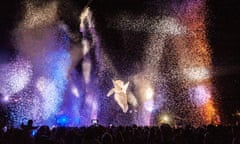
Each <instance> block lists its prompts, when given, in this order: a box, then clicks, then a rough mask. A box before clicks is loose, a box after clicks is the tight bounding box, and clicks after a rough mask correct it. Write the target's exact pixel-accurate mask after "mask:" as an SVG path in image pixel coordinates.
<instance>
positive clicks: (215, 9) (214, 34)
mask: <svg viewBox="0 0 240 144" xmlns="http://www.w3.org/2000/svg"><path fill="white" fill-rule="evenodd" d="M209 6H210V10H211V15H210V18H211V21H212V23H211V25H210V27H209V40H210V45H211V48H212V51H213V64H214V66H215V69H216V71H217V73H219V74H218V75H217V76H216V77H215V85H216V88H217V91H218V93H219V97H218V100H219V101H220V107H221V108H220V112H223V113H225V116H226V117H225V118H229V117H230V116H231V113H233V112H235V111H236V110H237V109H238V110H240V57H239V54H240V52H239V48H240V45H239V42H240V37H239V33H240V27H239V26H240V15H239V14H240V7H239V5H238V4H237V1H236V0H235V1H234V0H229V1H217V0H210V1H209Z"/></svg>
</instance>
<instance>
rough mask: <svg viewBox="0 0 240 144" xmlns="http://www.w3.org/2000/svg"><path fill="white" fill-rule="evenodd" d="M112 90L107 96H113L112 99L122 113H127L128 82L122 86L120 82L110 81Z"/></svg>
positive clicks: (122, 83)
mask: <svg viewBox="0 0 240 144" xmlns="http://www.w3.org/2000/svg"><path fill="white" fill-rule="evenodd" d="M112 82H113V85H114V88H112V89H111V90H110V91H109V92H108V93H107V96H108V97H109V96H111V95H112V94H114V99H115V101H116V102H117V103H118V105H119V106H120V107H121V108H122V110H123V112H124V113H126V112H127V111H128V100H127V99H128V97H127V88H128V85H129V82H127V83H126V84H124V82H123V81H121V80H115V81H114V80H112Z"/></svg>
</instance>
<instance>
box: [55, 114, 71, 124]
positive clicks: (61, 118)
mask: <svg viewBox="0 0 240 144" xmlns="http://www.w3.org/2000/svg"><path fill="white" fill-rule="evenodd" d="M69 122H70V119H69V117H68V116H66V115H61V116H59V117H58V118H57V125H59V126H66V125H68V124H69Z"/></svg>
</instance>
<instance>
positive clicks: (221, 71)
mask: <svg viewBox="0 0 240 144" xmlns="http://www.w3.org/2000/svg"><path fill="white" fill-rule="evenodd" d="M75 1H76V0H75ZM129 1H131V0H128V2H129ZM133 1H134V2H135V1H136V0H133ZM19 2H20V0H4V1H1V5H0V57H3V56H4V55H5V54H6V53H10V54H11V53H13V50H11V48H13V46H12V45H11V43H9V39H10V37H9V31H10V30H12V28H13V27H14V25H15V22H16V21H17V20H19V19H21V9H20V8H21V7H19ZM237 2H238V1H237V0H222V1H220V0H208V1H207V3H208V8H209V10H210V12H209V17H208V18H209V21H210V23H209V24H208V39H209V43H210V46H211V48H212V52H213V53H212V55H213V58H212V60H213V66H214V67H215V73H216V75H215V77H214V85H215V86H216V88H217V91H218V97H217V99H218V101H219V105H220V107H221V109H220V112H223V113H225V116H226V117H228V116H230V115H229V114H227V113H229V112H230V113H231V112H234V111H236V110H237V109H239V110H240V57H239V54H240V52H239V50H238V49H239V48H240V46H239V45H240V44H239V42H240V36H239V34H240V6H239V5H238V4H237ZM121 3H122V4H123V5H124V0H122V1H121ZM125 6H126V7H127V5H125ZM0 63H1V62H0Z"/></svg>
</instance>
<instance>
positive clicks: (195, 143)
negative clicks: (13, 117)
mask: <svg viewBox="0 0 240 144" xmlns="http://www.w3.org/2000/svg"><path fill="white" fill-rule="evenodd" d="M0 144H240V126H237V125H235V126H223V125H206V126H201V127H197V128H196V127H192V126H190V125H186V126H184V127H174V128H173V127H171V126H170V125H168V124H162V125H160V126H137V125H132V126H102V125H99V124H97V125H96V124H93V125H91V126H89V127H63V126H61V127H54V128H50V127H49V126H46V125H43V126H40V127H34V126H33V121H32V120H29V121H28V124H27V125H21V127H20V128H8V129H6V127H3V128H2V129H1V132H0Z"/></svg>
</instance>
